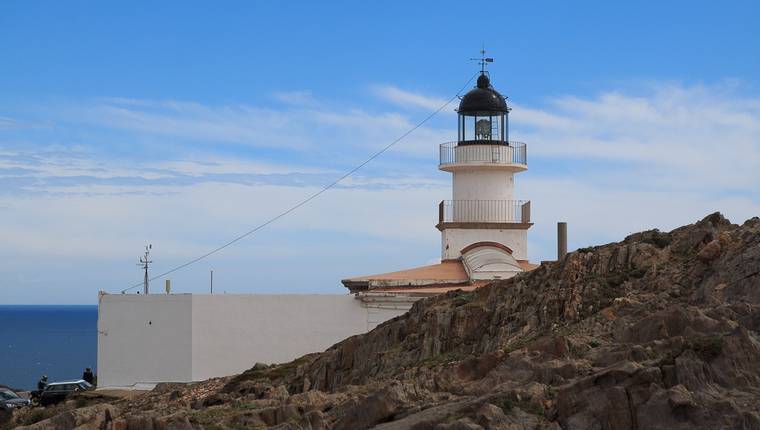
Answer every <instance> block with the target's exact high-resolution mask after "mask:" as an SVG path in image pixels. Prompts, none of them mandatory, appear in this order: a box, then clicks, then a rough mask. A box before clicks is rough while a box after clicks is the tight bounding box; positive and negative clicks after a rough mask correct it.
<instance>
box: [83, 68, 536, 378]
mask: <svg viewBox="0 0 760 430" xmlns="http://www.w3.org/2000/svg"><path fill="white" fill-rule="evenodd" d="M509 111H510V109H509V107H508V106H507V103H506V99H505V98H504V97H503V96H502V95H501V94H499V93H498V92H497V91H496V90H495V89H494V88H493V87H492V86H491V83H490V80H489V77H488V75H487V73H486V72H483V73H482V74H481V76H480V77H479V78H478V81H477V87H475V88H474V89H472V90H471V91H470V92H468V93H467V94H466V95H465V96H464V97H463V98H462V100H461V103H460V105H459V109H458V113H459V117H458V118H459V121H458V122H459V125H458V130H459V133H458V139H457V141H456V142H452V143H445V144H442V145H440V166H439V168H440V169H441V170H443V171H446V172H451V173H452V184H453V196H452V200H447V201H443V202H441V203H440V204H439V205H438V215H439V222H438V225H437V226H436V227H437V228H438V229H439V230H440V231H441V263H439V264H435V265H431V266H425V267H418V268H414V269H409V270H403V271H399V272H393V273H385V274H380V275H372V276H363V277H357V278H350V279H345V280H343V281H342V282H343V284H344V285H345V286H346V287H347V288H348V289H349V290H350V292H351V293H352V294H347V295H261V294H245V295H242V294H216V295H209V294H150V295H148V294H142V295H124V294H118V295H115V294H114V295H112V294H105V293H102V294H101V295H100V297H99V302H98V303H99V307H98V383H99V387H100V388H114V387H122V388H126V387H136V388H143V387H150V386H153V385H155V384H156V383H158V382H190V381H198V380H204V379H207V378H210V377H215V376H225V375H231V374H236V373H240V372H242V371H244V370H246V369H248V368H250V367H252V366H253V365H254V364H255V363H256V362H263V363H278V362H286V361H290V360H293V359H295V358H297V357H299V356H301V355H304V354H307V353H310V352H317V351H322V350H324V349H326V348H329V347H330V346H332V345H333V344H335V343H336V342H338V341H340V340H342V339H344V338H346V337H349V336H351V335H354V334H359V333H364V332H366V331H369V330H371V329H372V328H374V327H375V326H376V325H377V324H380V323H381V322H383V321H386V320H388V319H390V318H393V317H395V316H398V315H401V314H403V313H404V312H406V311H407V310H408V309H409V308H410V307H411V306H412V304H413V303H414V302H415V301H416V300H418V299H419V298H421V297H426V296H430V295H435V294H440V293H442V292H446V291H449V290H452V289H464V290H472V289H475V288H477V287H478V286H480V285H482V284H484V283H486V282H487V281H489V280H493V279H506V278H509V277H512V276H514V275H515V274H517V273H519V272H522V271H525V270H531V269H532V268H534V267H535V266H534V265H532V264H530V263H529V262H528V261H527V231H528V228H530V226H531V225H532V224H531V223H530V202H526V201H520V200H514V196H513V194H514V189H515V184H514V175H515V173H518V172H521V171H524V170H526V169H527V157H526V155H527V154H526V147H525V144H522V143H519V142H510V141H509V139H508V115H509Z"/></svg>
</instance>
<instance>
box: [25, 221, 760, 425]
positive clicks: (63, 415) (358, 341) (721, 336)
mask: <svg viewBox="0 0 760 430" xmlns="http://www.w3.org/2000/svg"><path fill="white" fill-rule="evenodd" d="M759 332H760V219H758V218H753V219H750V220H748V221H746V222H745V223H744V224H743V225H741V226H739V225H733V224H731V223H730V222H728V221H727V220H726V219H724V218H723V217H722V216H721V215H720V214H717V213H716V214H713V215H709V216H708V217H706V218H704V219H703V220H701V221H699V222H697V223H696V224H693V225H689V226H685V227H681V228H678V229H676V230H673V231H671V232H669V233H663V232H659V231H656V230H653V231H646V232H642V233H637V234H634V235H631V236H629V237H627V238H625V240H623V241H622V242H619V243H612V244H609V245H604V246H598V247H593V248H586V249H580V250H577V251H576V252H573V253H571V254H569V255H568V256H567V257H566V258H565V259H563V260H562V261H558V262H555V263H549V264H543V265H542V266H540V267H539V268H538V269H536V270H534V271H533V272H530V273H526V274H523V275H520V276H518V277H516V278H513V279H510V280H506V281H500V282H496V283H493V284H490V285H488V286H485V287H483V288H480V289H478V290H476V291H475V292H472V293H462V292H452V293H449V294H446V295H442V296H439V297H435V298H432V299H428V300H425V301H421V302H418V303H417V304H416V305H415V306H414V307H413V308H412V310H411V311H409V312H408V313H407V314H406V315H403V316H401V317H398V318H395V319H393V320H391V321H388V322H386V323H384V324H382V325H381V326H379V327H377V328H376V329H375V330H373V331H372V332H370V333H367V334H365V335H360V336H354V337H351V338H349V339H346V340H344V341H343V342H340V343H338V344H337V345H335V346H333V347H332V348H330V349H329V350H327V351H325V352H323V353H318V354H312V355H308V356H305V357H302V358H300V359H298V360H296V361H294V362H292V363H287V364H282V365H276V366H263V365H257V366H255V367H254V368H252V369H251V370H249V371H246V372H245V373H243V374H241V375H237V376H235V377H230V378H219V379H213V380H210V381H206V382H202V383H197V384H191V385H179V384H163V385H160V386H158V387H156V389H155V390H153V391H152V392H150V393H148V394H146V395H143V396H139V397H137V398H134V399H129V400H119V401H105V400H104V399H99V400H98V399H86V400H81V399H80V400H76V399H75V400H73V401H71V402H69V404H68V405H64V406H61V407H59V409H58V410H55V415H54V416H52V417H51V418H47V419H44V420H42V421H39V422H37V423H36V424H33V425H32V426H31V427H33V428H74V427H76V426H84V428H104V429H105V428H113V429H127V428H129V429H133V428H135V429H136V428H149V429H164V428H166V429H169V428H256V427H266V426H270V427H276V428H282V429H365V428H378V429H416V430H424V429H440V430H444V429H542V428H546V429H560V428H562V429H687V428H688V429H693V428H704V429H717V428H746V429H760V337H759V335H758V333H759ZM106 400H107V399H106ZM76 406H83V407H79V408H76ZM50 415H53V414H52V413H51V414H50ZM24 419H25V418H24V417H23V416H19V417H14V418H13V420H15V421H12V422H15V423H19V422H24V421H23V420H24ZM26 419H27V421H26V422H29V420H28V417H27V418H26Z"/></svg>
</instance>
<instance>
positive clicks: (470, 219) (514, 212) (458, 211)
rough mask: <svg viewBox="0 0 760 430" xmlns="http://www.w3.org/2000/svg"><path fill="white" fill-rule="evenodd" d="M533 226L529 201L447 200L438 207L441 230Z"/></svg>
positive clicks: (524, 227) (439, 227) (523, 227)
mask: <svg viewBox="0 0 760 430" xmlns="http://www.w3.org/2000/svg"><path fill="white" fill-rule="evenodd" d="M531 225H533V224H532V223H531V222H530V201H528V200H444V201H442V202H440V203H439V204H438V226H437V227H438V229H439V230H442V229H444V228H517V229H527V228H529V227H530V226H531Z"/></svg>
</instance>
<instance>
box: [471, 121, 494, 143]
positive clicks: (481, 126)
mask: <svg viewBox="0 0 760 430" xmlns="http://www.w3.org/2000/svg"><path fill="white" fill-rule="evenodd" d="M475 139H477V140H491V119H490V118H489V119H479V120H478V121H477V122H476V123H475Z"/></svg>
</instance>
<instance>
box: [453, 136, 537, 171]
mask: <svg viewBox="0 0 760 430" xmlns="http://www.w3.org/2000/svg"><path fill="white" fill-rule="evenodd" d="M507 143H508V144H506V145H499V144H497V145H492V144H482V145H478V144H467V145H462V144H459V142H447V143H443V144H441V146H440V165H441V166H445V165H450V164H460V163H461V164H469V163H476V164H483V163H486V164H522V165H525V166H527V165H528V149H527V146H526V145H525V144H524V143H522V142H507Z"/></svg>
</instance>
